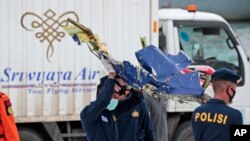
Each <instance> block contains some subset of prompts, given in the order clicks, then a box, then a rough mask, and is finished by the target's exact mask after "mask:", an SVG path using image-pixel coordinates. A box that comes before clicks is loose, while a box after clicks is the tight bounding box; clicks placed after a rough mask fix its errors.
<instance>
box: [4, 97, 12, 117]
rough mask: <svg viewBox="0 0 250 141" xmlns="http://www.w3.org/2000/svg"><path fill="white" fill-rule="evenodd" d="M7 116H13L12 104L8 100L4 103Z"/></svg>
mask: <svg viewBox="0 0 250 141" xmlns="http://www.w3.org/2000/svg"><path fill="white" fill-rule="evenodd" d="M4 104H5V108H6V113H7V115H13V110H12V104H11V102H10V100H6V101H4Z"/></svg>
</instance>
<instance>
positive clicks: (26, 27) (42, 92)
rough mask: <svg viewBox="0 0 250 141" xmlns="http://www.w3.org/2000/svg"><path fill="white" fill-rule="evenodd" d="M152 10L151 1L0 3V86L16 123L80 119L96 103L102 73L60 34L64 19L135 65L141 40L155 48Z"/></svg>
mask: <svg viewBox="0 0 250 141" xmlns="http://www.w3.org/2000/svg"><path fill="white" fill-rule="evenodd" d="M152 6H154V7H155V8H152ZM157 6H158V3H156V4H154V3H152V0H115V1H114V0H74V1H73V0H72V1H69V0H67V1H66V0H33V1H32V0H18V1H16V0H0V17H1V20H0V25H1V26H0V33H1V35H0V36H1V37H0V87H1V91H2V92H5V93H7V94H8V95H9V96H10V98H11V101H12V103H13V110H14V115H15V119H16V122H17V123H29V122H45V121H72V120H79V119H80V118H79V113H80V111H81V110H82V109H83V108H84V106H86V105H87V104H88V103H89V102H90V101H92V100H94V99H95V93H96V86H97V84H98V83H99V78H100V77H101V76H103V75H104V74H105V72H104V69H103V67H102V64H101V62H100V61H99V60H98V59H97V58H96V57H95V56H94V55H93V54H91V52H90V51H89V49H88V47H87V46H86V45H84V44H83V45H81V46H78V45H77V44H76V43H75V42H73V40H72V39H71V38H70V36H68V35H67V33H66V32H65V31H64V30H63V28H62V27H63V26H65V23H66V22H65V20H66V19H67V18H72V19H73V20H76V21H79V22H80V23H82V24H84V25H86V26H87V27H89V28H91V29H92V31H93V32H94V33H96V34H98V35H99V37H100V39H102V40H103V42H105V43H106V44H107V46H108V49H109V52H110V53H111V54H112V56H113V57H114V58H116V59H117V60H120V61H122V60H129V61H132V62H133V63H134V64H136V63H137V62H136V58H135V55H134V53H135V51H137V50H139V49H140V48H141V44H140V36H146V38H147V39H148V41H149V43H153V44H157V34H158V31H157V28H156V26H157V25H156V24H157V23H156V21H157V18H158V17H157V14H158V13H157V10H158V9H157V8H158V7H157ZM153 23H155V25H154V26H153ZM154 28H155V29H154Z"/></svg>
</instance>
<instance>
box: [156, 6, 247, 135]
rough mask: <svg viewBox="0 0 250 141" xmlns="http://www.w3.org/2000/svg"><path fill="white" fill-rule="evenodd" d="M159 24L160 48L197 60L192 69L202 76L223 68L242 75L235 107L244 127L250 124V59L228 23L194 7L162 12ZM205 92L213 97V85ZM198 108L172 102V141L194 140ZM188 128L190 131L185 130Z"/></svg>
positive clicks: (191, 103) (190, 104)
mask: <svg viewBox="0 0 250 141" xmlns="http://www.w3.org/2000/svg"><path fill="white" fill-rule="evenodd" d="M159 22H160V23H159V47H160V48H161V49H162V50H163V51H164V52H165V53H169V54H177V53H178V52H179V51H181V50H182V51H184V52H185V53H186V54H187V55H188V56H189V57H191V59H192V60H193V61H194V62H193V64H192V65H191V66H189V67H190V68H191V69H193V70H196V71H199V72H200V75H201V76H204V75H205V74H212V73H213V72H214V71H215V70H217V69H219V68H222V67H225V68H229V69H232V70H234V71H235V72H236V73H237V74H239V75H240V76H241V81H240V83H239V85H238V87H237V92H236V96H235V98H234V101H233V104H231V106H232V107H234V108H236V109H238V110H240V111H241V113H242V115H243V121H244V124H250V119H249V117H250V104H249V102H248V99H249V93H248V91H249V86H250V84H249V82H250V77H249V72H250V71H249V60H248V58H247V56H246V54H245V51H244V50H243V48H242V46H241V44H240V42H239V40H238V39H237V37H236V36H235V34H234V32H233V31H232V29H231V27H230V25H229V24H228V23H227V21H226V20H225V19H223V18H222V17H221V16H219V15H216V14H212V13H207V12H198V11H196V9H195V8H194V7H191V8H189V9H187V10H184V9H160V10H159ZM205 93H207V94H209V95H211V96H212V94H213V90H212V88H211V86H209V87H208V88H207V90H206V92H205ZM197 106H199V104H198V103H195V102H184V103H179V102H178V101H172V100H168V102H167V112H168V113H169V117H168V122H169V128H171V129H172V130H171V131H170V133H169V134H170V135H169V136H170V138H172V136H173V139H174V140H185V139H190V138H192V131H191V123H190V117H191V114H192V111H193V110H194V109H195V108H196V107H197ZM186 128H188V130H182V129H186ZM173 129H174V130H173ZM175 129H176V130H175ZM171 132H172V133H171ZM175 135H178V136H175Z"/></svg>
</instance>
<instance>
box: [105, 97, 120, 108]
mask: <svg viewBox="0 0 250 141" xmlns="http://www.w3.org/2000/svg"><path fill="white" fill-rule="evenodd" d="M117 105H118V99H113V98H112V99H111V100H110V102H109V105H108V106H107V108H106V109H108V110H109V111H112V110H114V109H115V108H116V107H117Z"/></svg>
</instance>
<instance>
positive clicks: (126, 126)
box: [97, 77, 155, 141]
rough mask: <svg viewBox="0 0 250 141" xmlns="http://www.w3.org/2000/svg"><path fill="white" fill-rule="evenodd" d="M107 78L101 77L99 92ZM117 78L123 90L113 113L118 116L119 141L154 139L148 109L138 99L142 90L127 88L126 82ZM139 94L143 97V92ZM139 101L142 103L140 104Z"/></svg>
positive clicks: (149, 140)
mask: <svg viewBox="0 0 250 141" xmlns="http://www.w3.org/2000/svg"><path fill="white" fill-rule="evenodd" d="M106 79H107V77H103V78H101V80H100V84H99V85H98V86H97V93H99V92H100V89H101V88H102V87H103V86H104V82H105V80H106ZM116 80H117V82H118V83H117V82H116V84H117V85H119V87H120V88H121V90H120V94H119V97H118V99H119V102H118V106H117V108H116V109H115V110H114V112H113V114H114V117H115V118H116V123H117V128H118V134H119V141H142V140H143V141H154V140H155V139H154V134H153V129H152V125H151V121H150V119H149V113H148V110H147V109H146V106H145V103H144V102H143V101H139V100H138V94H139V93H141V92H137V91H135V90H133V89H127V88H126V84H125V82H124V81H123V80H122V79H121V78H119V77H118V78H117V77H116ZM139 95H140V97H141V98H143V96H142V95H141V94H139ZM141 100H142V99H141ZM138 102H140V103H139V104H138ZM136 104H137V105H136Z"/></svg>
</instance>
